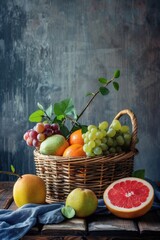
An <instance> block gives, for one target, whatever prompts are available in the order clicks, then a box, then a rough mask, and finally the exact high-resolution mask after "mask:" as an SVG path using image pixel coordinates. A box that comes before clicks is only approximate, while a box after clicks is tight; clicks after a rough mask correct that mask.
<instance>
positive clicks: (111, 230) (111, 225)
mask: <svg viewBox="0 0 160 240" xmlns="http://www.w3.org/2000/svg"><path fill="white" fill-rule="evenodd" d="M88 232H89V234H90V235H102V236H103V235H106V236H121V235H122V236H138V228H137V226H136V224H135V222H134V221H132V220H127V219H120V218H116V217H115V216H113V215H108V216H98V217H95V218H94V219H93V220H90V222H89V223H88Z"/></svg>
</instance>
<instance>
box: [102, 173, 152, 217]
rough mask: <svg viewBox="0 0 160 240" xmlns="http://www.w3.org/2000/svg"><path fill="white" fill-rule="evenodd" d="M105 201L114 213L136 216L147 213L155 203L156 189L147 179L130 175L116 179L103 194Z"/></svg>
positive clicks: (119, 215)
mask: <svg viewBox="0 0 160 240" xmlns="http://www.w3.org/2000/svg"><path fill="white" fill-rule="evenodd" d="M103 199H104V202H105V204H106V206H107V209H109V210H110V211H111V212H112V213H113V214H114V215H116V216H118V217H121V218H136V217H140V216H143V215H144V214H145V213H147V212H148V211H149V210H150V208H151V207H152V204H153V199H154V190H153V187H152V186H151V184H150V183H148V182H147V181H146V180H143V179H140V178H135V177H128V178H122V179H120V180H117V181H114V182H113V183H112V184H110V185H109V186H108V187H107V189H106V190H105V192H104V195H103Z"/></svg>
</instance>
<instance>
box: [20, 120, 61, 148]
mask: <svg viewBox="0 0 160 240" xmlns="http://www.w3.org/2000/svg"><path fill="white" fill-rule="evenodd" d="M54 134H61V132H60V128H59V125H58V124H57V123H53V124H48V123H41V122H40V123H37V124H36V125H35V126H34V128H33V129H30V130H28V131H27V132H25V134H24V135H23V139H24V140H25V141H26V143H27V145H28V146H30V147H32V146H33V147H35V148H39V147H40V144H41V143H42V142H43V141H44V140H45V139H46V138H47V137H50V136H52V135H54Z"/></svg>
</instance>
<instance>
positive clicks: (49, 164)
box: [34, 109, 137, 203]
mask: <svg viewBox="0 0 160 240" xmlns="http://www.w3.org/2000/svg"><path fill="white" fill-rule="evenodd" d="M125 114H127V115H129V117H130V120H131V123H132V141H131V149H130V151H129V152H123V153H120V154H114V155H113V154H112V155H108V156H100V157H77V158H65V157H59V156H51V155H43V154H40V153H39V152H38V151H36V150H35V151H34V160H35V166H36V174H37V175H38V176H40V177H41V178H42V179H43V180H44V181H45V183H46V189H47V197H46V201H47V202H49V203H52V202H61V201H65V199H66V197H67V195H68V194H69V193H70V192H71V190H73V189H74V188H76V187H82V188H90V189H92V190H93V191H94V192H95V194H96V195H97V197H98V198H102V196H103V192H104V190H105V189H106V187H107V186H108V185H109V184H110V183H112V182H113V181H114V180H117V179H120V178H123V177H129V176H131V174H132V171H133V166H134V156H135V154H136V149H135V144H136V139H137V119H136V117H135V115H134V113H133V112H132V111H131V110H129V109H125V110H122V111H120V112H119V113H118V114H117V115H116V116H115V118H114V119H119V118H120V117H121V116H123V115H125Z"/></svg>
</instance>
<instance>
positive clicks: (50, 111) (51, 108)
mask: <svg viewBox="0 0 160 240" xmlns="http://www.w3.org/2000/svg"><path fill="white" fill-rule="evenodd" d="M46 114H47V116H48V117H49V118H52V114H53V105H52V104H51V105H50V106H49V107H48V108H47V109H46Z"/></svg>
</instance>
